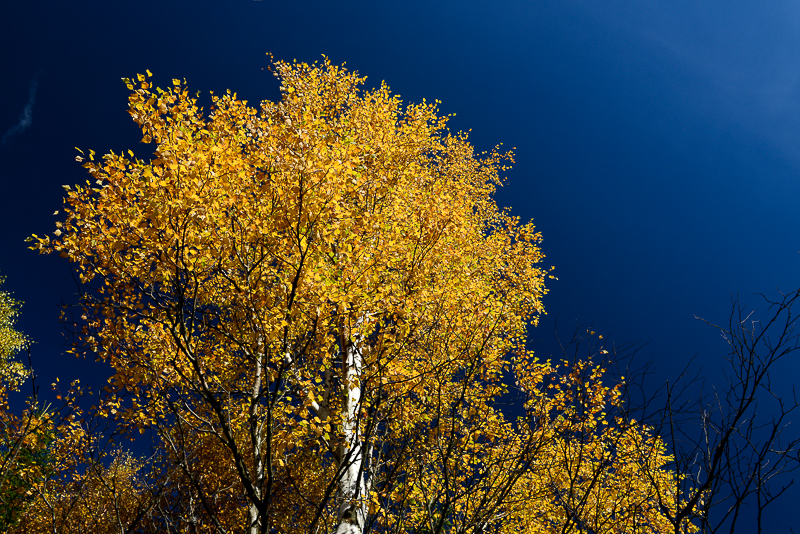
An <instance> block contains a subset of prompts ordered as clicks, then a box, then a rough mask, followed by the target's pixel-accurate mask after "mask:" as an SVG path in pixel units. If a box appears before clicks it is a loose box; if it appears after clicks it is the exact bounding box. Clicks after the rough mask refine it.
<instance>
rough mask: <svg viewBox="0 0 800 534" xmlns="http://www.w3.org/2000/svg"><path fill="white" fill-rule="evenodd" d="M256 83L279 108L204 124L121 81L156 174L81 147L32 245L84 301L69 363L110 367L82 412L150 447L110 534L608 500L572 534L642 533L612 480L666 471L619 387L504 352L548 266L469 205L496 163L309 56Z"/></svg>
mask: <svg viewBox="0 0 800 534" xmlns="http://www.w3.org/2000/svg"><path fill="white" fill-rule="evenodd" d="M275 69H276V74H277V76H278V77H279V78H280V80H281V83H282V85H281V92H282V98H281V101H280V102H277V103H274V102H269V101H265V102H262V103H261V104H260V106H258V107H251V106H249V105H248V104H247V102H246V101H242V100H239V99H238V98H237V97H236V94H235V93H234V94H231V93H230V92H228V93H226V94H224V95H221V96H216V95H215V96H213V97H212V105H211V108H210V110H209V112H208V113H207V114H206V115H204V113H203V111H202V110H201V109H200V108H199V107H198V104H197V98H196V97H195V96H192V95H191V94H190V93H189V91H188V89H187V88H186V86H185V84H184V83H182V82H180V81H178V80H173V86H172V87H171V88H169V89H168V90H162V89H156V88H153V86H152V85H151V81H150V78H149V76H150V73H149V72H148V75H147V76H144V75H139V76H138V77H137V79H134V80H125V82H126V83H127V84H128V87H129V89H130V90H131V91H132V92H131V96H130V99H129V102H130V107H129V110H130V114H131V116H132V118H133V120H134V121H135V122H136V124H137V125H138V126H139V127H140V128H141V131H142V134H143V138H142V142H143V143H146V144H147V143H153V144H154V146H155V157H154V158H152V159H150V160H143V159H138V158H136V157H135V156H134V154H133V152H131V151H128V152H127V153H126V154H122V153H121V154H115V153H113V152H112V153H109V154H106V155H105V156H104V157H103V158H102V160H96V159H95V157H94V152H91V151H90V152H89V154H88V156H87V155H85V154H83V153H82V154H83V155H81V156H78V158H77V159H78V160H79V161H81V162H83V164H84V167H86V168H87V169H88V171H89V173H90V175H91V177H92V182H87V184H86V185H85V186H76V187H69V186H65V188H66V189H67V191H68V193H67V195H68V196H67V197H66V209H65V219H64V220H63V221H62V222H59V223H57V227H58V228H57V230H56V232H55V235H56V237H55V238H50V237H36V236H34V241H35V243H34V247H35V248H38V249H39V250H40V251H41V252H56V253H59V254H60V255H61V256H63V257H66V258H68V259H69V260H70V261H71V262H73V263H74V265H75V267H76V269H77V272H78V273H79V275H80V279H81V281H82V282H83V284H84V287H85V288H86V292H85V293H84V295H83V299H82V307H83V309H82V327H81V328H80V330H79V331H78V332H77V335H78V340H77V347H78V348H76V350H82V347H89V348H91V349H92V350H94V351H95V352H96V353H97V355H98V356H99V357H100V358H101V359H103V360H105V361H107V362H109V363H110V364H111V365H112V366H113V368H114V372H115V374H114V376H113V377H112V378H111V380H110V386H109V388H108V390H107V396H106V397H105V398H104V401H103V403H102V404H101V405H100V406H99V407H98V410H99V411H98V414H100V415H102V416H107V417H116V418H117V421H116V425H117V428H118V429H120V430H119V431H120V432H123V431H124V429H129V430H136V431H138V432H140V433H142V434H149V435H153V436H154V438H155V439H156V443H157V446H156V448H157V450H156V453H155V456H154V461H153V463H151V464H149V467H147V469H146V470H145V471H142V467H143V464H141V463H140V464H136V462H133V463H130V462H129V463H128V464H124V465H125V466H126V467H125V469H124V471H125V473H128V474H127V475H126V477H125V480H128V482H126V483H125V484H121V485H120V487H123V486H124V487H125V488H127V489H126V490H125V491H120V495H121V496H122V495H124V496H125V497H124V499H128V500H127V501H125V502H128V503H133V504H130V506H131V507H134V508H135V510H138V512H136V513H133V512H132V510H130V509H129V510H127V512H126V513H127V515H125V514H120V513H117V515H116V517H117V518H118V520H119V525H120V527H119V528H120V531H131V530H135V529H140V531H142V532H144V531H159V530H160V531H170V532H173V531H175V532H177V531H181V532H183V531H191V532H238V531H242V530H246V531H248V532H250V533H267V532H338V533H355V532H359V533H360V532H367V531H376V532H404V533H411V532H419V533H421V532H436V533H438V532H551V531H553V529H556V528H557V529H560V530H562V531H564V532H569V531H572V530H583V525H585V524H587V521H590V516H591V517H595V518H599V517H601V516H602V514H603V510H604V509H605V508H604V507H605V506H606V505H607V504H608V503H609V500H608V499H613V501H614V502H615V503H617V508H615V510H617V512H616V513H615V515H614V514H612V515H608V514H606V516H605V518H606V519H605V521H600V522H598V521H594V522H593V523H592V524H594V525H596V528H595V530H594V531H595V532H623V531H628V530H626V529H627V527H626V526H625V525H626V524H629V523H630V524H640V523H641V524H648V525H652V528H653V530H654V531H662V530H663V529H662V528H661V527H662V525H663V518H662V517H661V515H660V514H661V511H660V510H659V509H658V507H656V506H653V503H654V502H656V501H654V500H653V499H654V498H655V497H656V496H657V495H658V494H657V491H656V489H654V488H655V487H654V486H652V485H651V486H647V487H644V486H642V487H641V488H638V489H636V488H634V486H636V484H635V482H634V481H633V479H632V478H631V477H630V476H629V475H626V476H627V477H628V478H625V479H624V480H618V479H619V478H620V476H621V473H635V472H636V470H637V467H638V466H639V465H640V464H641V463H642V462H643V461H644V462H647V465H648V469H649V471H650V472H653V473H660V472H662V471H663V472H664V473H665V474H666V473H668V469H667V467H666V466H667V463H668V460H669V456H668V454H667V453H666V451H665V450H664V447H663V444H662V443H661V442H660V441H659V440H658V438H657V437H655V436H653V435H651V434H650V432H649V430H648V429H647V428H645V427H641V426H637V425H631V424H628V422H626V421H621V420H619V421H615V420H614V419H613V416H612V415H609V414H610V413H611V412H612V410H611V409H610V408H611V407H613V405H614V404H615V403H617V402H618V399H619V391H618V388H619V385H613V384H609V383H607V382H604V381H603V379H602V377H603V369H602V368H600V367H599V366H596V365H593V364H591V363H588V362H587V363H585V364H582V366H580V367H578V368H575V369H569V368H567V367H565V366H562V365H560V364H553V363H551V362H540V361H537V360H536V358H534V356H533V355H532V353H530V352H529V351H528V350H526V348H525V338H526V329H527V328H528V327H529V326H530V325H532V324H533V325H535V324H536V323H537V321H538V316H539V314H541V313H543V307H542V297H543V296H544V295H545V293H546V291H547V290H546V287H545V279H546V278H547V275H548V270H547V269H545V268H543V267H542V265H541V262H542V260H543V256H542V253H541V251H540V247H539V243H540V239H541V238H540V235H539V234H538V233H537V232H536V230H535V229H534V227H533V225H532V224H531V223H521V222H520V221H519V220H518V219H517V218H516V217H514V216H512V215H511V214H510V213H509V212H508V211H505V210H501V209H499V208H498V207H497V205H496V203H495V201H494V199H493V193H494V191H495V189H496V187H498V186H499V185H500V184H501V179H500V176H499V173H500V172H503V171H505V170H506V169H507V166H506V164H507V163H509V162H511V161H512V156H513V154H512V153H511V152H505V153H501V152H499V151H498V149H495V150H493V151H491V152H488V153H482V154H475V152H474V150H473V147H472V146H471V145H470V143H469V141H468V139H467V135H466V134H463V133H462V134H451V133H450V132H449V131H448V130H447V128H446V125H447V120H448V117H442V116H439V115H438V110H437V103H427V102H424V101H423V103H422V104H417V105H406V106H404V105H403V103H402V102H401V100H400V98H399V97H398V96H397V95H392V94H391V93H390V91H389V88H388V87H387V86H386V85H385V84H381V85H380V87H378V88H376V89H374V90H370V91H364V90H363V89H362V88H361V86H362V85H363V83H364V78H363V77H360V76H358V75H357V73H352V72H348V71H347V70H345V69H344V68H340V67H337V66H334V65H331V64H330V62H328V61H327V60H325V61H324V63H323V64H321V65H318V64H314V65H307V64H299V63H294V64H289V63H283V62H279V63H276V65H275ZM587 377H588V378H589V380H584V379H585V378H587ZM514 381H516V382H517V384H518V386H517V387H519V388H521V389H520V392H521V393H522V395H523V396H524V399H523V403H524V407H523V409H522V413H524V415H523V416H522V417H520V418H519V419H517V420H514V419H513V417H510V415H509V414H507V413H504V412H503V411H502V410H501V409H500V408H499V407H498V404H497V401H498V399H499V398H500V396H501V395H503V394H505V393H507V392H508V388H509V386H508V384H509V383H512V382H514ZM587 399H588V400H589V401H590V402H589V404H584V402H585V401H586V400H587ZM641 443H647V444H649V446H650V447H651V449H652V451H653V452H652V454H650V455H648V456H647V458H644V459H642V457H641V455H634V454H630V451H633V450H637V451H638V450H641V448H638V449H637V448H636V447H635V446H634V445H635V444H641ZM134 464H135V465H134ZM119 465H122V464H119ZM142 473H145V474H144V475H143V474H142ZM615 473H616V475H615ZM143 476H144V477H146V480H149V481H150V483H152V485H151V486H149V487H145V484H143V483H142V482H141V480H142V477H143ZM615 476H616V477H617V478H616V479H615ZM137 477H138V478H137ZM655 479H656V480H658V476H656V477H655ZM98 480H100V481H103V480H105V481H108V480H109V475H102V476H100V477H99V478H98ZM137 480H138V481H139V482H137ZM656 486H657V484H656ZM82 487H85V485H84V486H82ZM103 487H105V488H106V490H105V491H107V492H108V488H109V487H112V486H111V485H110V484H108V483H106V484H104V485H103ZM623 492H625V493H624V494H623ZM113 494H114V491H111V493H110V495H112V496H113ZM121 498H122V497H121ZM87 502H88V501H87ZM120 502H121V501H120ZM117 509H120V507H119V506H117ZM123 515H125V517H126V518H127V519H124V518H123V517H122V516H123ZM615 517H616V518H618V520H614V518H615ZM126 521H127V523H126ZM126 529H127V530H126Z"/></svg>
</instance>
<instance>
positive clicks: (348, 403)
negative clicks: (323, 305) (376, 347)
mask: <svg viewBox="0 0 800 534" xmlns="http://www.w3.org/2000/svg"><path fill="white" fill-rule="evenodd" d="M343 356H344V357H343V362H342V363H343V364H344V370H343V374H344V376H345V380H344V390H345V391H344V392H343V395H344V397H343V399H342V411H343V414H342V416H343V417H342V432H343V434H344V440H343V443H342V451H341V454H340V455H339V466H338V468H339V469H338V472H339V473H341V478H340V479H339V487H338V490H337V502H338V503H339V508H338V526H337V528H336V534H361V532H363V529H364V524H365V523H366V519H367V504H368V496H369V495H368V493H369V488H368V487H367V483H366V481H365V477H364V475H365V470H364V467H365V466H364V445H365V444H364V443H363V441H362V436H361V435H360V429H359V410H360V409H361V372H362V367H363V364H364V362H363V357H362V354H361V350H360V349H359V348H358V347H357V346H356V345H355V344H353V343H350V342H348V343H347V345H346V346H345V349H344V354H343Z"/></svg>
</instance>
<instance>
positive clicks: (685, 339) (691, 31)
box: [0, 0, 800, 525]
mask: <svg viewBox="0 0 800 534" xmlns="http://www.w3.org/2000/svg"><path fill="white" fill-rule="evenodd" d="M0 46H1V47H2V48H0V50H2V54H0V67H1V68H0V73H2V81H3V83H2V85H0V134H2V135H3V137H2V141H1V142H0V185H2V187H1V188H0V222H2V226H1V227H2V229H3V231H2V232H0V272H2V274H4V275H6V276H7V277H8V281H7V283H6V285H5V287H4V289H6V290H12V291H14V293H15V296H16V297H17V298H18V299H21V300H24V301H25V302H26V304H25V306H24V308H23V312H22V317H21V320H20V323H19V324H20V327H21V328H22V329H23V330H24V331H26V332H27V333H28V334H29V335H30V336H31V337H33V338H34V339H35V340H36V341H37V342H38V345H37V346H36V347H35V350H34V363H35V365H36V367H37V370H38V371H39V374H40V376H41V377H42V378H41V382H42V383H44V384H47V383H49V382H51V381H52V378H54V377H55V376H59V377H60V378H61V379H62V380H64V379H68V378H72V377H73V376H77V375H80V374H82V373H94V375H93V376H99V375H101V374H102V372H101V371H99V370H98V368H97V366H95V365H94V364H93V363H92V362H84V361H80V360H78V361H76V360H75V359H69V358H66V357H65V356H63V355H62V352H63V350H64V347H62V339H63V337H62V334H61V330H60V326H59V323H58V320H57V318H58V311H59V308H58V305H59V303H60V302H62V301H65V302H74V300H75V296H74V295H75V293H76V286H75V284H74V282H73V280H72V277H71V275H70V270H69V266H68V265H67V263H66V262H65V261H64V260H62V259H60V258H56V257H41V256H37V255H36V254H35V253H33V252H31V251H29V250H27V248H26V243H25V242H24V239H25V237H26V236H28V235H30V234H31V233H38V234H40V235H41V234H44V233H46V232H52V231H53V230H54V225H53V223H54V221H55V220H56V219H58V217H57V216H53V215H52V213H53V212H54V211H55V210H58V209H61V198H62V196H63V190H62V189H61V185H62V184H75V183H79V182H80V183H82V182H83V181H84V180H85V179H86V178H87V175H86V174H85V171H84V169H82V168H81V167H80V165H79V164H77V163H76V162H75V159H74V158H75V155H76V151H75V149H74V148H73V147H76V146H77V147H80V148H82V149H84V150H88V149H94V150H95V151H96V152H98V153H104V152H107V151H108V150H109V149H114V150H115V151H118V150H123V149H128V148H131V149H133V150H134V152H135V153H136V155H137V157H147V156H148V152H147V150H148V149H150V150H152V145H141V144H138V141H139V139H140V134H139V131H138V130H137V129H136V127H135V125H134V124H133V122H132V121H131V120H130V117H129V116H128V115H127V112H126V106H127V100H126V97H127V92H128V91H127V89H126V88H125V86H124V84H123V83H122V82H121V81H120V78H122V77H132V76H134V75H135V74H136V73H139V72H144V71H145V69H149V70H151V71H152V72H153V73H154V76H155V78H154V79H155V83H156V85H161V86H164V87H166V86H168V85H169V84H170V80H171V79H172V78H186V80H187V82H188V84H189V88H190V90H193V91H195V90H199V91H201V92H203V93H205V94H207V93H208V91H209V90H213V91H216V92H220V91H224V90H225V89H228V88H229V89H231V90H232V91H236V92H238V94H239V95H240V96H241V97H242V98H245V99H248V100H250V101H251V102H257V101H260V100H263V99H275V98H277V96H278V91H277V82H276V80H275V78H273V77H272V75H271V74H270V73H269V71H268V70H266V67H267V65H268V61H267V57H266V55H265V53H266V52H272V53H273V55H274V56H275V57H276V58H278V59H286V60H292V59H295V58H296V59H297V60H299V61H306V62H312V61H315V60H317V59H320V58H321V54H325V55H327V56H329V57H330V58H331V60H332V61H333V62H334V63H342V62H346V63H347V66H348V67H349V68H350V69H354V70H358V71H359V72H360V73H361V74H363V75H366V76H368V80H367V85H368V86H374V85H377V84H379V83H380V81H381V80H386V82H387V83H388V84H389V86H390V87H391V88H392V90H393V91H394V92H396V93H399V94H401V95H402V96H403V99H404V100H405V101H408V102H418V101H421V100H422V98H423V97H424V98H427V99H429V100H432V99H439V100H441V101H442V102H443V103H442V105H441V109H442V112H443V113H457V116H456V117H455V118H454V120H453V121H452V123H451V127H452V128H453V129H456V130H458V129H470V128H471V129H472V134H471V139H472V140H473V142H474V144H475V145H476V147H477V148H478V149H479V150H485V149H490V148H491V147H492V146H494V145H495V144H497V143H500V142H502V143H504V146H506V147H512V146H513V147H516V148H517V150H516V152H517V164H516V165H515V166H514V169H513V170H511V171H510V172H509V173H508V182H507V186H506V187H504V188H503V189H502V190H501V191H500V193H499V194H498V199H499V202H500V204H501V205H503V206H511V207H512V208H513V212H514V213H516V214H517V215H519V216H520V217H521V218H523V219H526V220H527V219H533V220H534V221H535V223H536V225H537V227H538V228H539V230H540V231H541V232H542V233H543V235H544V242H543V250H544V252H545V254H546V255H547V259H546V264H547V265H548V266H549V265H554V266H555V267H556V271H555V274H556V275H557V276H558V278H559V280H558V281H557V282H555V281H554V282H551V284H550V287H551V292H550V293H549V294H548V295H547V296H546V298H545V307H546V309H547V311H548V316H547V317H546V318H545V320H543V321H542V325H541V327H540V328H539V329H538V330H537V331H534V332H533V334H532V336H531V338H532V339H543V340H545V341H544V342H543V343H541V344H539V345H536V346H535V347H536V350H537V351H539V352H540V354H541V355H542V356H544V357H546V356H548V355H549V353H550V352H552V350H553V346H554V345H553V344H552V335H551V334H552V328H553V321H554V319H555V318H556V317H558V320H559V324H560V325H563V326H564V327H565V330H570V329H571V328H572V326H573V325H574V324H575V321H576V320H581V321H584V322H587V323H591V324H592V325H593V328H594V330H597V331H598V332H600V333H603V334H604V335H606V336H609V337H610V338H611V339H612V340H614V341H615V342H617V343H623V342H628V341H638V342H640V343H648V345H647V346H646V347H645V349H644V350H643V351H642V354H643V356H645V357H652V358H654V359H655V361H656V363H657V365H658V368H659V369H660V371H661V373H662V374H661V375H659V376H660V377H664V379H666V378H667V377H670V376H673V375H674V374H675V373H676V372H677V371H678V370H679V369H680V368H681V367H682V366H683V365H685V364H686V363H687V362H688V361H689V359H690V358H691V357H692V356H695V355H697V360H696V362H697V364H698V365H700V364H702V366H703V368H704V369H705V370H707V371H704V372H707V373H708V375H709V377H710V378H711V379H712V381H713V380H714V377H716V376H718V373H717V370H718V369H719V368H720V366H721V365H722V364H723V358H724V356H725V354H726V350H725V349H726V347H725V344H724V342H723V341H722V340H721V339H720V338H719V335H718V333H716V332H715V331H714V330H713V329H710V328H709V327H708V326H705V325H704V324H703V323H701V322H700V321H698V320H696V319H695V318H694V316H695V315H698V316H702V317H704V318H706V319H709V320H711V321H712V322H724V321H725V320H726V319H727V316H728V312H729V311H730V298H731V293H737V292H738V293H740V294H741V295H742V298H743V300H744V301H745V302H748V303H751V304H757V303H758V299H757V298H756V297H755V296H754V293H765V294H767V295H769V296H776V295H777V291H778V290H779V289H780V290H782V291H784V292H789V291H792V290H794V289H796V288H797V287H798V286H800V277H798V274H799V273H800V217H798V215H797V211H798V210H797V208H798V200H800V180H798V171H800V4H798V3H797V2H790V1H787V0H772V1H771V2H756V1H742V2H727V1H721V0H714V1H705V0H693V1H684V0H652V1H651V0H636V1H632V0H602V1H600V0H594V1H590V0H586V1H583V0H527V1H505V0H495V1H492V2H475V1H471V2H470V1H461V2H453V1H441V2H429V1H425V2H420V1H417V0H409V1H406V2H381V1H375V0H373V1H365V2H347V1H342V2H303V1H296V2H285V1H284V2H272V1H269V0H260V1H253V0H232V1H231V0H229V1H225V2H211V1H206V0H193V1H192V2H188V1H170V0H159V1H154V0H138V1H136V2H111V1H104V2H97V1H80V2H53V1H29V2H15V3H13V5H12V4H8V5H5V6H4V7H3V8H2V16H0ZM782 370H783V371H785V372H783V374H782V376H781V377H780V378H781V382H782V384H783V386H786V387H788V386H789V385H791V384H793V383H794V381H795V377H797V376H798V372H800V365H798V364H797V363H795V364H792V365H789V366H786V367H784V368H783V369H782ZM787 504H788V501H787V502H784V506H786V505H787ZM776 512H778V510H775V511H774V512H773V513H776ZM787 521H788V520H787ZM786 524H787V525H788V523H786Z"/></svg>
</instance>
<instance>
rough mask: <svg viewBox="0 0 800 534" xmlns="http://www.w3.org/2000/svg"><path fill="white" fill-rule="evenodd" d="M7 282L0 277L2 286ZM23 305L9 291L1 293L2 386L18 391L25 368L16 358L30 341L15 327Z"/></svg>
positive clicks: (0, 372) (0, 363)
mask: <svg viewBox="0 0 800 534" xmlns="http://www.w3.org/2000/svg"><path fill="white" fill-rule="evenodd" d="M5 281H6V279H5V277H4V276H0V286H2V285H3V283H4V282H5ZM21 305H22V303H21V302H18V301H16V300H14V298H12V296H11V294H10V293H8V292H7V291H0V384H2V386H3V387H4V388H6V387H7V388H11V389H13V390H16V389H18V388H19V385H20V384H21V383H22V381H23V380H24V379H25V376H26V374H27V373H26V372H25V366H24V365H23V364H22V363H20V362H18V361H14V360H13V358H14V356H16V355H17V353H18V352H19V351H20V350H22V349H23V348H24V347H25V346H26V345H27V344H28V343H30V341H29V340H28V338H27V337H25V334H23V333H22V332H19V331H17V330H16V328H15V327H14V326H15V324H16V322H17V317H18V316H19V308H20V306H21Z"/></svg>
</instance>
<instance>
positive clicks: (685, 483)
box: [642, 290, 800, 534]
mask: <svg viewBox="0 0 800 534" xmlns="http://www.w3.org/2000/svg"><path fill="white" fill-rule="evenodd" d="M762 297H763V300H764V302H765V304H766V313H764V314H763V315H762V316H758V315H755V316H754V313H755V311H756V310H748V309H747V308H746V307H745V306H744V305H743V304H742V303H741V301H740V300H739V298H738V297H737V298H735V299H733V301H732V306H731V314H730V317H729V319H728V322H727V324H726V325H725V326H717V325H715V324H712V323H708V322H707V321H706V322H707V323H708V324H709V325H711V326H713V327H714V328H715V329H716V330H718V331H719V332H720V334H721V335H722V338H723V339H724V340H725V342H726V343H727V346H728V351H729V353H728V356H727V358H726V359H727V362H728V365H727V366H726V370H725V378H726V380H727V384H724V385H723V386H722V387H719V388H714V390H713V392H711V393H708V392H701V393H700V396H699V398H697V390H698V388H697V387H696V386H697V385H698V381H699V379H698V377H694V378H692V375H689V374H688V372H684V373H683V374H682V375H681V377H680V378H679V379H678V380H676V381H674V382H668V383H666V384H665V386H664V387H663V388H662V390H661V392H660V393H661V395H657V394H652V395H650V397H651V399H650V404H651V405H656V404H655V402H656V401H657V400H658V399H659V397H660V398H661V399H663V401H664V402H663V405H662V407H661V408H660V409H658V410H654V411H653V412H651V413H648V414H647V418H648V420H649V421H650V422H651V424H652V425H653V427H654V428H655V431H656V433H657V434H658V435H659V436H661V437H662V439H663V440H664V441H665V442H666V443H667V444H669V446H670V449H671V451H672V453H673V454H674V455H675V463H674V478H673V481H672V484H671V485H669V486H666V488H669V492H670V493H669V494H670V495H679V496H680V499H679V500H677V501H676V500H674V499H672V500H671V502H670V503H666V502H659V506H660V507H661V508H662V509H663V511H664V515H665V517H666V518H667V519H668V521H669V522H670V523H672V525H673V527H672V529H673V532H675V533H676V534H678V533H679V532H682V530H681V524H682V523H683V522H684V521H685V520H686V519H689V520H690V521H691V522H692V523H694V524H695V525H697V526H698V528H699V529H700V531H701V532H703V533H706V532H709V533H711V532H721V531H723V530H724V531H730V532H733V531H734V530H735V529H736V527H737V526H738V525H739V524H740V522H741V521H742V517H743V516H745V515H746V514H748V513H749V514H751V515H754V522H755V525H756V530H757V532H759V533H760V532H762V530H763V528H764V518H765V515H764V512H765V510H766V508H767V507H768V506H769V505H771V504H773V503H774V502H775V501H776V500H777V499H778V498H780V497H781V496H782V495H783V494H784V493H785V492H786V490H787V489H788V488H789V487H790V486H792V485H793V483H794V481H793V480H792V479H789V478H788V476H787V475H788V474H789V473H791V472H792V471H794V470H796V469H797V468H798V467H800V437H798V436H797V434H794V435H787V434H788V432H787V427H789V425H790V424H791V422H792V418H793V415H794V414H796V413H797V412H798V410H799V409H800V402H798V400H797V397H796V394H795V392H794V390H792V392H791V396H790V397H788V398H787V396H781V394H780V391H779V389H778V388H776V387H775V386H774V385H773V381H772V379H771V375H773V374H774V373H775V372H776V371H777V369H779V368H780V366H781V365H783V364H785V362H786V361H787V360H789V358H790V357H791V356H793V355H795V353H796V352H797V351H798V349H800V335H798V333H797V332H795V329H794V328H795V322H796V320H797V308H796V306H797V302H798V299H800V290H795V291H793V292H791V293H788V294H781V298H780V299H775V300H772V299H769V298H767V297H766V296H763V295H762ZM687 369H688V368H687ZM651 472H652V471H650V470H648V469H644V470H643V471H642V474H643V475H644V476H646V477H651V476H652V475H651ZM657 476H661V473H660V472H658V473H657ZM662 499H663V496H662V495H659V497H658V500H659V501H662ZM748 509H749V510H750V511H749V512H748ZM751 531H752V528H751Z"/></svg>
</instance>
